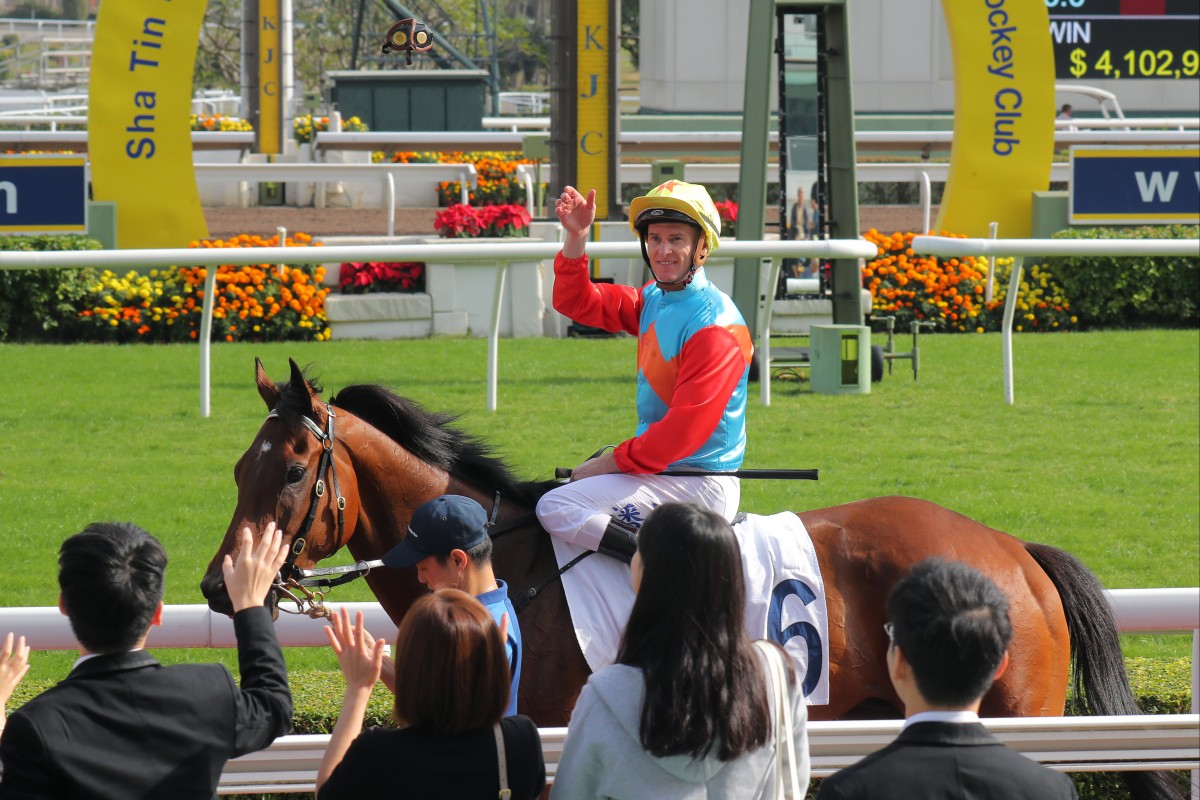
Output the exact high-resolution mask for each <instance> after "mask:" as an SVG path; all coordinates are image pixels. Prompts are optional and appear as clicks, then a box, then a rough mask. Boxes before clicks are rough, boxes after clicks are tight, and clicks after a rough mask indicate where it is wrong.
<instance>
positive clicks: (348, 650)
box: [325, 606, 386, 692]
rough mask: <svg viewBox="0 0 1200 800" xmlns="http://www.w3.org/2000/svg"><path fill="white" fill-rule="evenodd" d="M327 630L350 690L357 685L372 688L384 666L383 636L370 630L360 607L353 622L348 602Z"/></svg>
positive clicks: (362, 687) (368, 690)
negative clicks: (347, 606)
mask: <svg viewBox="0 0 1200 800" xmlns="http://www.w3.org/2000/svg"><path fill="white" fill-rule="evenodd" d="M325 632H326V633H327V634H328V636H329V644H330V645H331V646H332V647H333V652H334V654H335V655H336V656H337V660H338V666H339V667H341V670H342V675H343V677H345V679H346V690H347V692H349V691H352V690H355V689H365V690H367V692H370V690H371V687H373V686H374V685H375V682H376V681H378V680H379V676H380V672H381V670H382V669H383V658H384V655H383V648H384V645H385V644H386V643H385V642H384V640H383V639H376V638H375V637H374V636H372V635H371V634H370V632H369V631H367V629H366V627H365V626H364V625H363V613H362V612H361V611H359V612H358V613H357V614H356V615H355V622H354V624H353V625H351V624H350V612H349V611H347V610H346V608H345V606H343V607H342V608H340V609H338V613H336V614H334V615H333V618H332V619H331V620H330V625H329V626H328V627H326V628H325Z"/></svg>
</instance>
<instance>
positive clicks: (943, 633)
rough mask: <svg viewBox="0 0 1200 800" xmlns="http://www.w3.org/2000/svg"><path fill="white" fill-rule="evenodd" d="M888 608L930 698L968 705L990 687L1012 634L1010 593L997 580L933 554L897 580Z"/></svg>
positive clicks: (898, 639)
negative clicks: (993, 580) (1006, 595)
mask: <svg viewBox="0 0 1200 800" xmlns="http://www.w3.org/2000/svg"><path fill="white" fill-rule="evenodd" d="M887 610H888V614H889V616H890V617H891V621H892V634H893V637H894V640H895V643H896V646H897V647H899V648H900V650H901V652H903V653H904V658H905V660H907V661H908V663H909V665H910V666H911V667H912V671H913V675H914V677H915V678H916V682H917V689H919V690H920V692H921V695H922V696H923V697H924V698H925V699H926V700H927V701H928V702H929V703H931V704H933V705H937V706H944V707H956V706H966V705H969V704H971V703H972V702H974V701H975V700H976V699H978V698H980V697H982V696H983V695H984V693H985V692H987V690H988V688H989V687H990V686H991V685H992V680H993V678H994V676H995V674H996V669H997V668H998V667H999V666H1000V662H1001V661H1002V660H1003V658H1004V653H1005V652H1006V651H1007V650H1008V643H1009V641H1010V640H1011V639H1012V625H1011V623H1010V621H1009V617H1008V598H1007V597H1005V595H1004V593H1003V592H1001V591H1000V589H998V588H997V587H996V584H994V583H992V581H991V580H989V579H988V578H987V577H986V576H984V575H983V574H982V573H980V572H979V571H977V570H975V569H973V568H971V567H969V566H967V565H966V564H960V563H958V562H953V561H946V560H944V559H940V558H933V559H928V560H926V561H922V562H920V563H919V564H917V565H915V566H914V567H913V568H912V569H911V570H910V571H909V573H908V575H906V576H905V577H904V578H903V579H902V580H901V581H900V582H899V583H897V584H896V586H895V587H894V588H893V589H892V593H891V595H890V596H889V597H888V601H887Z"/></svg>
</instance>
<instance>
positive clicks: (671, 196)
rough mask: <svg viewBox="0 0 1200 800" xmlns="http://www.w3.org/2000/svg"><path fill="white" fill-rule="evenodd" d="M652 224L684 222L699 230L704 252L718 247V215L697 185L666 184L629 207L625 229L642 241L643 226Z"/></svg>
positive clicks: (719, 221) (672, 181)
mask: <svg viewBox="0 0 1200 800" xmlns="http://www.w3.org/2000/svg"><path fill="white" fill-rule="evenodd" d="M655 222H685V223H688V224H690V225H693V226H695V227H697V228H699V229H700V231H701V232H702V233H703V234H704V236H705V238H706V239H707V241H708V252H709V253H713V252H715V251H716V249H717V248H718V247H720V246H721V215H720V214H719V213H717V207H716V206H715V205H713V201H712V198H711V197H709V196H708V190H707V189H705V188H704V187H703V186H701V185H700V184H698V183H684V182H683V181H675V180H671V181H667V182H666V183H663V184H660V185H658V186H655V187H654V188H653V189H651V190H650V191H649V192H647V193H646V194H645V195H644V196H642V197H635V198H633V202H632V203H630V204H629V227H630V228H632V229H633V230H635V231H637V233H638V236H639V237H640V238H641V239H642V240H643V241H644V240H645V238H646V227H647V226H648V225H650V224H652V223H655Z"/></svg>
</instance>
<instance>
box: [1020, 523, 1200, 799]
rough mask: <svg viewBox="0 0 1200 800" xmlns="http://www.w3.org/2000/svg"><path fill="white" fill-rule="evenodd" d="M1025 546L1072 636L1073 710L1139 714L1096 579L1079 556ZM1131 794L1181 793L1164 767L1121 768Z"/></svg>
mask: <svg viewBox="0 0 1200 800" xmlns="http://www.w3.org/2000/svg"><path fill="white" fill-rule="evenodd" d="M1025 549H1026V550H1027V551H1028V552H1029V555H1030V556H1032V557H1033V560H1034V561H1036V562H1037V563H1038V566H1040V567H1041V568H1042V570H1043V571H1045V573H1046V574H1047V575H1048V576H1049V577H1050V580H1051V581H1052V582H1053V583H1054V586H1055V588H1056V589H1058V596H1059V598H1060V599H1061V600H1062V605H1063V613H1064V614H1065V615H1066V617H1067V631H1068V632H1069V633H1070V636H1071V672H1072V674H1073V676H1074V678H1073V684H1074V685H1073V691H1072V695H1073V700H1072V705H1073V707H1074V708H1075V710H1076V711H1077V713H1083V714H1096V715H1103V716H1108V715H1123V714H1140V713H1142V712H1141V709H1140V708H1139V707H1138V703H1137V699H1136V698H1135V697H1134V696H1133V689H1132V688H1130V686H1129V676H1128V674H1127V673H1126V672H1125V659H1124V657H1123V656H1122V655H1121V639H1120V635H1119V632H1118V630H1117V621H1116V619H1115V618H1114V617H1113V613H1112V606H1111V605H1109V602H1108V597H1107V595H1106V594H1105V593H1104V586H1103V585H1101V583H1100V580H1099V579H1098V578H1097V577H1096V576H1095V574H1093V573H1092V571H1091V570H1089V569H1088V568H1087V567H1085V566H1084V565H1083V563H1082V562H1080V561H1079V559H1077V558H1075V557H1074V556H1072V555H1071V554H1070V553H1068V552H1066V551H1065V550H1060V549H1059V548H1057V547H1051V546H1050V545H1045V544H1037V543H1035V542H1026V543H1025ZM1122 777H1123V778H1124V779H1125V782H1126V784H1127V785H1128V786H1129V791H1130V794H1131V795H1132V796H1133V797H1134V798H1146V799H1147V800H1150V798H1155V799H1156V800H1157V799H1158V798H1172V799H1173V798H1182V797H1183V792H1182V790H1181V789H1180V786H1179V783H1178V781H1176V780H1175V778H1174V776H1172V775H1171V774H1170V773H1169V772H1130V771H1126V772H1123V773H1122Z"/></svg>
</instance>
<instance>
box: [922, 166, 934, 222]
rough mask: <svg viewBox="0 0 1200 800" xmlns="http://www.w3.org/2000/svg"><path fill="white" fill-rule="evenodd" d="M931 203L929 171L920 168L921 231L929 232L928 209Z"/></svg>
mask: <svg viewBox="0 0 1200 800" xmlns="http://www.w3.org/2000/svg"><path fill="white" fill-rule="evenodd" d="M932 205H933V189H932V187H931V186H930V185H929V173H928V172H926V171H925V170H921V233H929V210H930V206H932Z"/></svg>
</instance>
